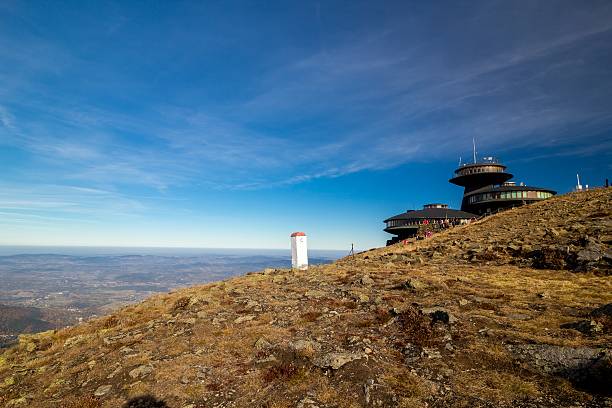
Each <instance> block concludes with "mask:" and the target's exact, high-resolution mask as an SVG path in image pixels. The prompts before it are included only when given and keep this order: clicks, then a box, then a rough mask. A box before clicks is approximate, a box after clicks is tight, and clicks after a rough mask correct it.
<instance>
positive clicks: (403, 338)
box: [0, 193, 612, 408]
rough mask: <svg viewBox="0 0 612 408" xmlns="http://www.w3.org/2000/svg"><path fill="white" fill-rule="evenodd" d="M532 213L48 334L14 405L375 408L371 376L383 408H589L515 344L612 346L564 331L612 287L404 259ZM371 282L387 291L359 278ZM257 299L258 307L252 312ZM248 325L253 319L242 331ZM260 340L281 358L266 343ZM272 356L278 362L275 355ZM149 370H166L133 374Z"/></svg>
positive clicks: (173, 297)
mask: <svg viewBox="0 0 612 408" xmlns="http://www.w3.org/2000/svg"><path fill="white" fill-rule="evenodd" d="M597 194H600V195H601V193H597ZM607 194H609V193H607ZM576 197H577V198H576ZM594 197H596V198H597V197H599V198H597V199H601V197H600V196H599V195H598V196H595V195H594ZM606 197H607V196H606ZM583 198H584V196H570V197H568V198H567V199H568V200H574V199H580V200H582V199H583ZM606 199H607V198H606ZM554 200H557V201H554ZM554 200H550V203H542V206H540V207H545V208H547V209H548V208H550V207H549V206H554V205H561V204H563V200H566V198H564V197H558V198H556V199H554ZM555 202H557V203H558V204H555ZM559 203H560V204H559ZM544 204H545V205H544ZM540 207H538V206H534V207H533V211H534V214H535V215H533V216H532V218H530V222H532V223H536V222H537V219H536V218H537V217H539V216H540V215H539V211H540ZM529 211H531V210H530V209H529V208H523V209H518V210H515V211H513V212H509V213H508V214H500V215H498V216H495V217H491V219H489V220H485V221H480V222H478V223H476V224H475V225H472V226H467V227H461V228H458V229H454V230H452V231H450V232H445V233H441V234H439V235H438V236H435V237H434V238H433V239H431V240H428V241H426V242H418V243H415V244H411V245H407V246H394V247H390V248H381V249H377V250H374V251H370V252H367V253H365V254H358V255H356V256H355V257H354V258H346V259H344V260H341V261H339V262H337V263H335V264H332V265H322V266H316V267H312V268H310V269H309V270H308V271H290V270H280V271H277V272H274V273H272V274H250V275H247V276H243V277H238V278H233V279H229V280H226V281H223V282H217V283H213V284H207V285H202V286H197V287H193V288H188V289H184V290H180V291H176V292H173V293H169V294H165V295H157V296H153V297H151V298H150V299H147V300H146V301H144V302H142V303H140V304H137V305H130V306H126V307H123V308H121V309H119V310H116V311H114V312H113V314H112V315H110V316H108V317H102V318H98V319H93V320H91V321H89V322H86V323H83V324H81V325H78V326H75V327H71V328H68V329H64V330H60V331H58V332H57V333H54V334H48V335H47V336H46V337H45V336H41V337H40V338H37V337H36V336H34V337H33V338H32V339H30V340H28V341H31V342H34V343H35V344H36V345H37V349H36V350H35V351H33V352H28V351H27V350H26V346H25V344H26V343H24V344H23V345H22V346H19V347H15V348H11V349H8V350H4V351H3V353H2V354H1V355H0V403H2V404H6V403H8V401H11V400H14V399H19V398H21V397H22V396H23V395H32V396H34V397H35V398H36V401H37V402H36V403H32V404H30V406H32V407H36V406H40V407H45V408H47V407H49V408H50V407H55V406H57V401H65V402H66V404H69V403H70V404H73V405H74V404H75V403H82V404H83V406H84V407H87V405H86V404H89V403H92V404H93V403H94V402H91V401H94V399H93V398H90V396H91V395H92V394H93V392H94V391H95V390H96V389H97V387H99V386H101V385H106V384H109V385H112V390H111V391H110V392H109V394H107V395H105V396H103V397H101V398H100V399H99V403H100V404H99V405H92V407H98V406H99V407H103V408H119V407H120V406H121V404H122V403H123V402H125V401H126V400H127V398H129V397H131V396H135V395H138V394H142V393H148V392H151V393H153V394H154V395H156V396H158V397H161V398H163V399H165V400H167V402H168V404H169V405H170V407H172V408H174V407H177V408H181V407H183V406H184V405H188V404H196V406H214V405H215V404H217V403H219V404H220V403H222V402H223V401H233V403H234V406H236V407H251V406H262V407H285V406H287V407H289V406H295V405H296V404H297V402H298V401H300V400H301V399H303V398H304V397H306V396H309V398H312V399H314V400H316V401H317V402H318V403H319V405H321V406H323V405H324V406H331V407H357V406H363V405H364V401H365V391H364V386H365V384H368V381H370V380H371V381H374V384H373V385H372V388H371V390H370V397H371V401H380V404H382V405H381V406H389V405H396V406H400V407H401V406H404V407H424V406H426V404H427V406H432V405H433V406H444V404H445V403H446V401H447V400H446V399H445V398H451V397H452V398H451V399H449V400H448V401H452V405H453V406H465V407H470V406H473V403H474V401H475V400H474V398H476V400H478V401H486V402H488V403H489V404H491V405H493V406H512V404H513V403H514V401H523V400H524V401H534V400H535V399H537V398H540V397H543V398H544V399H543V400H544V401H548V400H552V401H555V402H552V403H551V405H550V406H554V404H555V403H558V402H559V401H560V399H565V400H572V401H587V400H588V399H589V398H591V396H590V395H589V394H586V393H584V392H582V391H580V390H578V389H576V388H575V387H574V386H573V385H571V384H570V383H568V382H567V381H564V380H560V379H557V378H554V377H550V376H543V375H540V374H539V373H537V372H535V371H533V370H531V369H528V367H524V366H518V365H517V362H516V360H515V357H514V356H513V355H511V354H510V352H509V351H508V349H507V348H506V347H505V345H504V344H507V343H517V344H521V343H536V344H550V345H559V346H571V347H578V346H581V347H601V346H603V345H606V344H607V345H609V344H612V334H611V333H610V332H609V331H608V332H605V333H603V334H600V335H598V336H586V335H583V334H581V333H579V332H576V331H572V330H564V329H561V328H560V326H561V324H564V323H568V322H572V321H575V320H578V319H580V318H582V317H583V316H586V315H587V314H588V312H589V311H590V310H592V309H593V308H594V307H597V306H600V305H603V304H606V303H612V280H611V278H610V277H607V276H596V275H594V274H592V273H572V272H568V271H558V270H554V271H551V270H535V269H531V268H527V267H519V266H513V265H508V264H503V265H495V264H489V265H485V264H480V265H478V264H470V263H467V262H455V261H452V262H451V261H448V262H446V263H445V261H444V259H442V260H440V259H438V260H435V262H434V261H432V260H430V259H423V261H422V262H418V263H415V262H412V263H410V264H409V263H408V262H406V261H405V260H403V258H401V255H404V254H411V253H415V251H418V250H420V249H423V248H424V249H427V248H429V247H430V246H432V245H439V244H440V245H441V244H442V243H444V242H448V240H449V239H451V240H456V239H459V238H457V236H459V235H462V236H463V237H464V238H466V239H469V238H470V237H472V238H473V237H476V236H478V235H479V234H482V233H483V230H484V228H485V227H486V228H505V227H506V226H505V225H504V221H503V220H504V217H506V219H509V218H508V217H515V216H518V215H520V216H522V217H524V216H526V214H527V215H528V214H529ZM598 211H600V210H598ZM602 211H603V210H602ZM608 219H609V216H608ZM562 221H563V220H561V221H560V222H562ZM572 222H575V221H572ZM393 256H397V258H394V259H391V257H393ZM366 257H367V258H366ZM365 275H368V276H370V277H371V278H372V279H373V280H374V283H372V284H367V285H364V284H362V283H360V280H361V278H362V277H363V276H365ZM408 280H410V281H412V282H414V283H418V287H417V289H413V290H409V289H406V288H404V289H402V287H401V285H402V284H403V283H405V282H406V281H408ZM308 291H311V292H310V295H307V292H308ZM365 296H367V298H365ZM252 301H255V302H257V305H258V307H255V308H253V307H251V306H247V304H248V303H249V302H252ZM433 306H439V307H444V308H445V309H446V310H447V311H448V312H450V313H451V314H452V315H453V316H454V317H455V318H456V319H457V323H455V324H453V325H452V326H444V325H442V326H441V325H440V324H436V325H433V324H432V323H431V320H430V319H429V317H427V316H424V315H422V314H421V313H420V312H419V310H420V309H421V308H423V307H433ZM391 309H394V310H393V311H391ZM242 316H252V317H253V318H252V319H251V320H246V321H243V322H242V323H235V321H236V319H237V318H239V317H242ZM260 339H265V342H267V343H269V347H268V346H264V347H263V348H256V346H255V345H256V343H257V342H258V340H260ZM349 339H353V340H349ZM354 339H356V340H354ZM449 339H450V340H449ZM295 340H309V341H316V342H317V343H318V344H319V345H320V348H321V350H319V349H318V348H315V347H311V348H308V347H306V348H303V349H300V352H299V353H297V354H296V353H293V354H291V353H290V352H289V350H291V347H290V346H289V343H290V342H293V341H295ZM265 342H264V343H265ZM407 343H411V344H414V345H417V346H419V347H427V348H430V349H433V350H436V351H437V352H438V353H440V357H438V358H436V357H435V356H434V357H431V358H429V357H423V358H420V359H418V361H415V362H411V363H406V362H405V361H404V356H403V355H402V350H403V348H404V347H405V346H406V344H407ZM447 343H448V344H451V343H452V349H451V350H448V349H446V348H445V346H446V344H447ZM260 347H261V346H260ZM366 349H368V350H369V354H366V353H365V350H366ZM329 352H350V353H356V354H360V355H361V356H362V358H361V359H359V360H358V361H356V362H353V363H349V364H347V365H346V366H344V367H342V368H341V369H339V370H330V369H322V368H319V367H317V366H316V365H315V364H314V361H315V360H316V359H317V357H320V356H321V355H324V354H326V353H329ZM270 356H273V357H275V360H274V359H272V360H267V359H268V358H269V357H270ZM92 362H95V363H92ZM140 365H150V366H151V367H152V368H153V372H152V373H150V374H149V375H147V376H145V377H143V378H131V377H129V375H128V372H129V371H130V370H132V369H133V368H135V367H138V366H140ZM118 367H119V370H118V371H117V368H118ZM113 373H115V374H113ZM9 383H10V384H9ZM7 384H8V385H7ZM77 390H78V391H77ZM442 391H444V392H442ZM77 392H78V395H76V393H77ZM393 398H395V399H394V400H393ZM593 398H595V397H593ZM74 401H77V402H74ZM78 401H82V402H78ZM88 401H89V402H88ZM372 403H373V402H372ZM450 403H451V402H449V404H450ZM198 404H199V405H198ZM385 404H386V405H385ZM435 404H438V405H435ZM440 404H443V405H440ZM471 404H472V405H471ZM67 406H68V405H67ZM70 408H72V407H70Z"/></svg>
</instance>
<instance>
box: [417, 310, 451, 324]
mask: <svg viewBox="0 0 612 408" xmlns="http://www.w3.org/2000/svg"><path fill="white" fill-rule="evenodd" d="M421 313H423V314H424V315H429V317H430V318H431V320H432V323H436V322H442V323H446V324H454V323H456V322H457V319H456V318H455V316H453V315H452V314H451V313H450V312H449V311H448V310H446V309H445V308H443V307H438V306H436V307H427V308H423V309H421Z"/></svg>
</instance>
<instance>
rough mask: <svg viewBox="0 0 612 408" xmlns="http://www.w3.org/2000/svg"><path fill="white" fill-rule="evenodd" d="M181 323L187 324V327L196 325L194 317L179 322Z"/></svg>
mask: <svg viewBox="0 0 612 408" xmlns="http://www.w3.org/2000/svg"><path fill="white" fill-rule="evenodd" d="M181 322H182V323H185V324H189V325H194V324H196V318H195V317H188V318H187V319H183V320H181Z"/></svg>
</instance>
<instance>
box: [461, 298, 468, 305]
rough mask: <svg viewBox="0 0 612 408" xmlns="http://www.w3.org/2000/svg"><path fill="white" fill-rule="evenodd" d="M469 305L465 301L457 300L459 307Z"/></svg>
mask: <svg viewBox="0 0 612 408" xmlns="http://www.w3.org/2000/svg"><path fill="white" fill-rule="evenodd" d="M469 304H470V301H469V300H467V299H459V306H467V305H469Z"/></svg>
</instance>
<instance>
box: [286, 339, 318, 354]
mask: <svg viewBox="0 0 612 408" xmlns="http://www.w3.org/2000/svg"><path fill="white" fill-rule="evenodd" d="M289 348H291V349H292V350H293V351H294V352H295V353H296V354H297V355H299V356H302V357H312V356H313V355H314V354H315V353H317V352H318V351H320V350H321V345H320V344H319V343H317V342H316V341H312V340H296V341H294V342H291V343H289Z"/></svg>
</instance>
